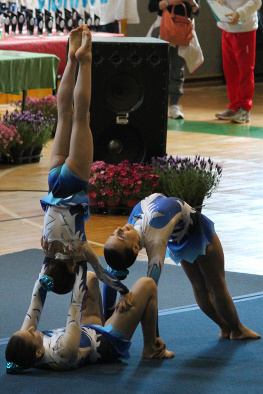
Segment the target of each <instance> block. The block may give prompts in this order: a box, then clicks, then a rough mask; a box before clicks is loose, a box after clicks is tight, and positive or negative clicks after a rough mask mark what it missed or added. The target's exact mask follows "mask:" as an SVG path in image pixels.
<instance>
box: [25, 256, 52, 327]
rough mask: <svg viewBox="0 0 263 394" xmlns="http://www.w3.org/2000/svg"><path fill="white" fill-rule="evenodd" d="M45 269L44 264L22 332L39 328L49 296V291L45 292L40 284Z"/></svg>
mask: <svg viewBox="0 0 263 394" xmlns="http://www.w3.org/2000/svg"><path fill="white" fill-rule="evenodd" d="M45 269H46V264H45V263H43V265H42V267H41V271H40V273H39V275H38V279H37V280H36V282H35V286H34V288H33V292H32V298H31V303H30V305H29V308H28V311H27V314H26V317H25V319H24V322H23V324H22V327H21V330H28V329H29V328H30V327H31V326H34V327H35V328H37V326H38V323H39V320H40V316H41V312H42V310H43V307H44V303H45V300H46V295H47V290H45V289H44V288H43V287H42V286H41V283H40V282H39V279H40V278H41V276H43V275H44V273H45Z"/></svg>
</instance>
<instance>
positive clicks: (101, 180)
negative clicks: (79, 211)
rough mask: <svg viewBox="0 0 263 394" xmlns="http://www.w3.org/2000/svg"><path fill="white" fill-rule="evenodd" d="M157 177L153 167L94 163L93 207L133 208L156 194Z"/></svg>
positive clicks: (148, 165)
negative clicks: (141, 200) (143, 199)
mask: <svg viewBox="0 0 263 394" xmlns="http://www.w3.org/2000/svg"><path fill="white" fill-rule="evenodd" d="M157 185H158V175H156V174H154V173H153V168H152V166H151V164H146V165H142V164H137V163H129V162H128V161H127V160H125V161H122V162H121V163H119V164H117V165H113V164H106V163H105V162H103V161H97V162H94V163H93V165H92V168H91V177H90V180H89V191H88V196H89V197H90V201H91V205H94V204H95V205H97V206H98V207H105V206H119V207H124V206H128V207H133V206H134V205H135V204H136V203H137V202H138V201H139V200H140V199H142V198H144V197H146V196H147V195H148V194H151V193H153V192H154V190H155V188H157Z"/></svg>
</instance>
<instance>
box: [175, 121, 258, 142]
mask: <svg viewBox="0 0 263 394" xmlns="http://www.w3.org/2000/svg"><path fill="white" fill-rule="evenodd" d="M168 130H177V131H190V132H192V133H204V134H217V135H228V136H235V137H250V138H263V127H252V126H249V125H235V124H226V123H224V124H217V123H207V122H194V121H188V120H175V119H168Z"/></svg>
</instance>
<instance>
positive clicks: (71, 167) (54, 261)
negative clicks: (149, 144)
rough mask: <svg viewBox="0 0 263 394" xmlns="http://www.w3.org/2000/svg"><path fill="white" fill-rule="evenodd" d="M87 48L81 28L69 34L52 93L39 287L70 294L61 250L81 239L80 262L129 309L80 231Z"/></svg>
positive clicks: (70, 270)
mask: <svg viewBox="0 0 263 394" xmlns="http://www.w3.org/2000/svg"><path fill="white" fill-rule="evenodd" d="M91 46H92V45H91V34H90V31H89V29H88V27H87V25H82V26H80V27H78V28H77V29H74V30H72V31H71V32H70V35H69V54H68V61H67V65H66V69H65V71H64V74H63V78H62V81H61V84H60V87H59V91H58V99H57V103H58V125H57V130H56V134H55V139H54V143H53V146H52V151H51V160H50V173H49V178H48V183H49V194H48V195H47V196H45V197H44V198H43V199H42V200H41V205H42V208H43V209H44V211H45V217H44V227H43V238H42V247H43V250H44V253H45V255H46V257H45V260H44V266H45V272H44V275H43V278H42V284H43V286H48V287H49V290H52V291H54V292H55V293H58V294H65V293H68V292H70V291H71V290H72V287H73V284H74V281H75V270H76V263H75V262H74V260H73V259H72V258H71V257H69V256H67V255H65V253H64V249H65V247H67V246H68V244H69V240H72V242H73V244H74V243H77V242H78V240H79V239H81V240H82V241H83V244H85V252H86V253H85V256H84V257H83V258H84V260H85V261H88V262H89V263H90V264H91V265H92V268H93V269H94V271H95V273H96V275H97V277H98V278H99V279H100V280H102V281H103V282H105V283H107V284H109V285H110V286H113V287H114V288H115V289H116V290H118V291H120V293H121V294H123V302H126V304H127V307H129V306H130V303H129V294H128V293H129V290H128V289H127V288H126V287H125V286H124V285H123V284H122V283H121V282H120V281H118V280H117V279H116V278H115V277H114V276H113V275H112V274H109V273H108V271H107V270H105V269H104V268H103V267H102V265H101V263H100V261H99V259H98V257H97V256H96V254H95V253H94V251H93V250H92V248H91V247H90V245H89V244H88V242H87V241H86V235H85V229H84V221H85V220H88V218H89V208H88V204H89V199H88V197H87V188H88V181H89V177H90V170H91V165H92V160H93V140H92V134H91V130H90V127H89V120H90V114H89V107H90V98H91V62H92V52H91ZM77 64H79V69H78V76H77V81H76V85H75V76H76V66H77ZM73 99H74V109H73ZM83 247H84V245H83ZM126 294H127V295H126Z"/></svg>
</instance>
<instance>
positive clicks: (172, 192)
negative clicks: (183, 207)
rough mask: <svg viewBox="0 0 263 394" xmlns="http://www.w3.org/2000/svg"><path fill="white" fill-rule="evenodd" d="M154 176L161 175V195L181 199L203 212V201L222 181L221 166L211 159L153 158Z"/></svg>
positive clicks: (199, 157)
mask: <svg viewBox="0 0 263 394" xmlns="http://www.w3.org/2000/svg"><path fill="white" fill-rule="evenodd" d="M152 166H153V169H154V172H155V173H156V174H158V175H159V190H158V191H159V192H161V193H163V194H165V195H166V196H167V197H178V198H180V199H182V200H184V201H185V202H187V203H188V204H189V205H191V206H192V207H194V208H196V209H198V210H199V211H201V209H202V205H203V201H204V199H205V198H209V197H210V196H211V195H212V193H213V192H214V191H215V190H216V188H217V186H218V184H219V182H220V179H221V177H222V170H223V169H222V166H220V165H219V164H218V163H214V162H213V161H212V160H211V158H210V157H209V158H208V159H205V158H203V157H201V156H198V155H195V158H194V159H192V158H191V157H184V158H180V157H176V158H174V157H172V156H167V155H165V156H164V157H157V158H152Z"/></svg>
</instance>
